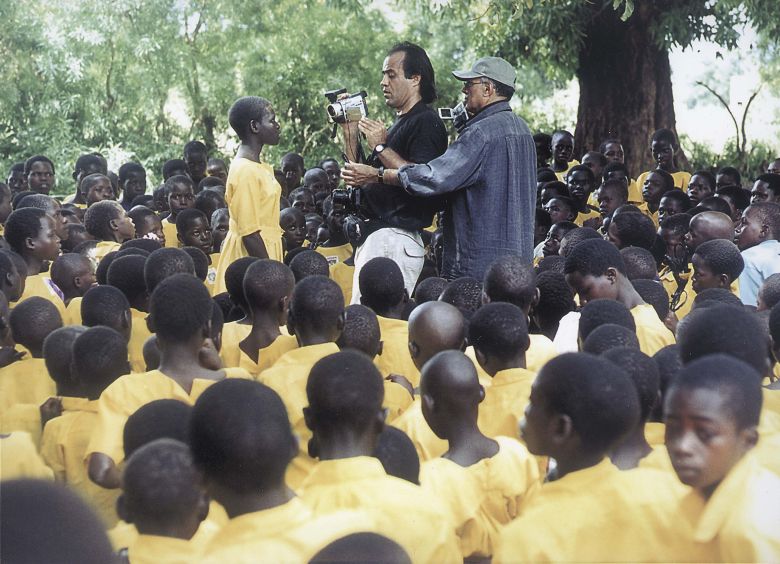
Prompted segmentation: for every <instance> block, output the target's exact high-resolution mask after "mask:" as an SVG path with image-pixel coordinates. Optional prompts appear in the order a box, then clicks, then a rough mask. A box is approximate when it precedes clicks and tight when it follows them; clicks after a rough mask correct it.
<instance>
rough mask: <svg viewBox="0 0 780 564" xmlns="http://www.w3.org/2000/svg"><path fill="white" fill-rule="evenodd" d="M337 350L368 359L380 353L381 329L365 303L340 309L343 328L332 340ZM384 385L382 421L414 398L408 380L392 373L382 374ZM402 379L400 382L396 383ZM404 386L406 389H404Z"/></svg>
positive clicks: (395, 415) (401, 409) (396, 416)
mask: <svg viewBox="0 0 780 564" xmlns="http://www.w3.org/2000/svg"><path fill="white" fill-rule="evenodd" d="M336 344H337V345H338V346H339V349H341V350H345V349H354V350H356V351H360V352H362V353H364V354H365V355H366V356H368V358H370V359H371V360H374V361H375V360H376V357H377V356H378V355H380V354H381V353H382V340H381V332H380V329H379V321H378V320H377V317H376V314H375V313H374V312H373V311H371V310H370V309H369V308H367V307H366V306H363V305H360V304H353V305H350V306H347V308H346V309H345V310H344V329H343V330H342V331H341V335H339V338H338V339H336ZM382 376H383V377H384V381H383V383H384V386H385V403H384V407H385V409H386V410H387V418H386V421H387V422H388V423H390V422H392V421H394V420H395V419H397V418H398V416H399V415H401V414H402V413H403V412H404V411H405V410H406V409H407V408H408V407H409V406H410V405H411V404H412V400H413V399H414V394H413V390H412V386H411V383H410V382H409V381H408V380H406V378H403V380H400V378H401V377H399V376H398V375H394V374H382ZM399 382H403V383H399ZM407 385H408V389H407Z"/></svg>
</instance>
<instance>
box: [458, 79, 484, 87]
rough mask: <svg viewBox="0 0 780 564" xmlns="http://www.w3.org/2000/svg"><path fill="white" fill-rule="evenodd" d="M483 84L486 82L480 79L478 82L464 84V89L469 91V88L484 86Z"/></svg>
mask: <svg viewBox="0 0 780 564" xmlns="http://www.w3.org/2000/svg"><path fill="white" fill-rule="evenodd" d="M483 83H484V81H483V80H482V79H481V78H480V79H479V80H478V81H476V82H471V81H469V82H465V83H463V88H465V89H469V88H471V87H472V86H475V85H477V84H483Z"/></svg>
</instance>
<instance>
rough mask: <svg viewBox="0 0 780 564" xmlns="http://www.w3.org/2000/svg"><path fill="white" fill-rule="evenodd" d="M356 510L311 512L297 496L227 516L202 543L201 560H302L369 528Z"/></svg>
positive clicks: (238, 563)
mask: <svg viewBox="0 0 780 564" xmlns="http://www.w3.org/2000/svg"><path fill="white" fill-rule="evenodd" d="M372 527H373V523H372V519H371V517H370V516H369V515H367V514H365V513H363V512H360V511H337V512H332V513H325V514H324V515H321V516H318V515H315V514H314V512H313V511H312V509H311V508H310V507H309V506H308V505H306V504H305V503H303V502H302V501H301V500H300V499H299V498H297V497H294V498H292V499H291V500H290V501H288V502H287V503H284V504H282V505H278V506H276V507H272V508H270V509H265V510H262V511H255V512H252V513H245V514H244V515H239V516H238V517H234V518H233V519H230V520H229V521H228V522H227V523H226V524H225V525H224V526H223V527H222V529H221V530H220V531H219V532H218V533H217V534H216V535H215V536H214V538H213V539H212V540H211V542H210V543H209V544H208V546H207V547H206V551H205V554H204V559H203V561H204V562H213V563H215V564H222V563H225V562H230V563H231V564H242V563H246V564H250V563H255V562H258V561H264V562H306V561H308V560H309V559H310V558H311V557H312V556H314V555H315V554H316V553H317V552H319V551H320V550H321V549H323V548H324V547H325V546H327V545H328V544H330V543H331V542H333V541H335V540H337V539H339V538H343V537H345V536H347V535H350V534H353V533H357V532H364V531H371V530H373V528H372Z"/></svg>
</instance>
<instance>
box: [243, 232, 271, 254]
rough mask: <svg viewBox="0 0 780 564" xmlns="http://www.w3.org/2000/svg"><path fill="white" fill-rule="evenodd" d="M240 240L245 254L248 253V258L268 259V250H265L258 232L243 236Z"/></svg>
mask: <svg viewBox="0 0 780 564" xmlns="http://www.w3.org/2000/svg"><path fill="white" fill-rule="evenodd" d="M241 240H242V241H243V242H244V247H246V252H247V253H249V256H250V257H257V258H261V259H264V258H268V250H267V249H266V248H265V243H264V242H263V238H262V237H260V232H259V231H255V232H254V233H250V234H249V235H245V236H244V237H242V238H241Z"/></svg>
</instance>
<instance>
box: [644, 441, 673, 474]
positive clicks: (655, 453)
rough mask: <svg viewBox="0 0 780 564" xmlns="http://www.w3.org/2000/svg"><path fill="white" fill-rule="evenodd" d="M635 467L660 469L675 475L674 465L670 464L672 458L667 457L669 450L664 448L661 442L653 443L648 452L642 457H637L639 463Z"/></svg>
mask: <svg viewBox="0 0 780 564" xmlns="http://www.w3.org/2000/svg"><path fill="white" fill-rule="evenodd" d="M651 446H653V445H651ZM637 467H638V468H652V469H655V470H662V471H664V472H669V473H670V474H671V475H673V476H677V474H675V473H674V467H673V466H672V459H671V458H669V451H667V450H666V446H665V445H663V444H661V445H654V446H653V450H652V452H651V453H650V454H648V455H647V456H645V457H644V458H640V459H639V463H638V464H637Z"/></svg>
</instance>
